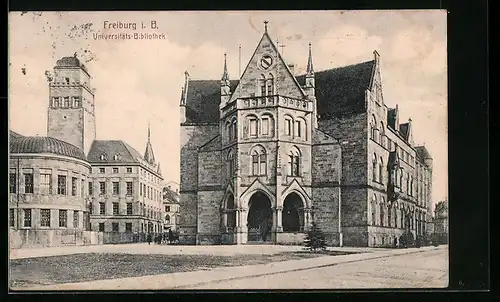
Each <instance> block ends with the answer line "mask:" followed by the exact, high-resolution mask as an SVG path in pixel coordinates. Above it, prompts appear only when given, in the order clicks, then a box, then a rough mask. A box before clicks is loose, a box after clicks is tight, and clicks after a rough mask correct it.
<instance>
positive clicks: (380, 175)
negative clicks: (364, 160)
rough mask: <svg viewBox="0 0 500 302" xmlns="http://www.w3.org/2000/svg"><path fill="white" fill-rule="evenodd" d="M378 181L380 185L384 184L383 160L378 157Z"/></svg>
mask: <svg viewBox="0 0 500 302" xmlns="http://www.w3.org/2000/svg"><path fill="white" fill-rule="evenodd" d="M378 181H379V182H380V183H384V160H383V159H382V157H380V161H379V163H378Z"/></svg>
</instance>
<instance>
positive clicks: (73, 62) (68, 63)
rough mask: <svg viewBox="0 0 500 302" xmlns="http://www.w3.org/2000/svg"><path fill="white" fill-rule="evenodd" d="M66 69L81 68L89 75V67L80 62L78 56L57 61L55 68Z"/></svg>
mask: <svg viewBox="0 0 500 302" xmlns="http://www.w3.org/2000/svg"><path fill="white" fill-rule="evenodd" d="M65 67H80V68H81V69H83V70H85V72H87V73H88V70H87V67H86V66H85V65H84V64H83V63H82V62H80V60H79V59H78V58H77V57H76V56H72V57H62V58H61V59H60V60H57V62H56V66H55V67H54V68H65Z"/></svg>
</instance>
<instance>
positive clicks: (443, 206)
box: [433, 200, 448, 236]
mask: <svg viewBox="0 0 500 302" xmlns="http://www.w3.org/2000/svg"><path fill="white" fill-rule="evenodd" d="M433 222H434V232H435V233H436V234H439V235H443V236H448V201H447V200H444V201H440V202H438V203H437V204H436V207H435V209H434V219H433Z"/></svg>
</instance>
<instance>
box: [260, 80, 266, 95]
mask: <svg viewBox="0 0 500 302" xmlns="http://www.w3.org/2000/svg"><path fill="white" fill-rule="evenodd" d="M260 95H261V96H265V95H266V78H265V77H264V76H262V77H261V79H260Z"/></svg>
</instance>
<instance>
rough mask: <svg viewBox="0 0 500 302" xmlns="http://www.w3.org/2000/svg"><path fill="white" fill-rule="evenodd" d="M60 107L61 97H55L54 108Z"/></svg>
mask: <svg viewBox="0 0 500 302" xmlns="http://www.w3.org/2000/svg"><path fill="white" fill-rule="evenodd" d="M59 106H60V103H59V97H54V98H53V102H52V107H54V108H57V107H59Z"/></svg>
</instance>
